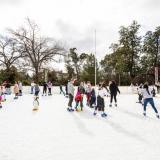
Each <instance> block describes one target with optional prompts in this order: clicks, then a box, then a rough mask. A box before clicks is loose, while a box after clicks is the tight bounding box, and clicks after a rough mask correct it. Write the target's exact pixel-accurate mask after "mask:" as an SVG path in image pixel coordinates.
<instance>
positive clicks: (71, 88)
mask: <svg viewBox="0 0 160 160" xmlns="http://www.w3.org/2000/svg"><path fill="white" fill-rule="evenodd" d="M74 81H75V80H74V79H71V81H70V82H68V86H67V88H68V95H69V102H68V108H67V110H68V111H71V112H72V111H74V109H73V108H72V103H73V97H74Z"/></svg>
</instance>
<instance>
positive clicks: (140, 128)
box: [0, 93, 160, 160]
mask: <svg viewBox="0 0 160 160" xmlns="http://www.w3.org/2000/svg"><path fill="white" fill-rule="evenodd" d="M39 101H40V108H39V111H37V112H33V111H32V108H33V105H32V104H33V95H30V94H25V95H24V96H22V97H19V99H18V100H13V95H11V96H8V97H7V101H6V102H4V103H3V108H2V109H1V110H0V160H160V120H158V119H157V118H156V116H155V113H154V112H153V110H152V108H151V107H150V106H148V108H147V117H143V115H142V113H143V109H142V106H141V105H140V104H138V103H136V101H137V95H136V94H132V95H131V94H120V95H118V107H117V108H116V107H112V108H110V107H109V98H106V99H105V101H106V113H107V114H108V117H107V118H102V117H101V116H100V114H98V115H97V116H95V117H94V116H93V109H90V108H88V107H86V106H85V107H84V112H73V113H70V112H68V111H67V110H66V108H67V103H68V99H67V98H65V97H64V96H63V95H59V94H58V93H54V94H53V96H50V97H42V96H41V95H40V99H39ZM85 103H86V102H85ZM85 103H84V104H85ZM155 104H156V107H157V108H158V110H159V111H160V98H155ZM73 106H74V105H73Z"/></svg>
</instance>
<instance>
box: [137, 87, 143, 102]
mask: <svg viewBox="0 0 160 160" xmlns="http://www.w3.org/2000/svg"><path fill="white" fill-rule="evenodd" d="M142 88H143V84H140V86H139V87H138V88H137V91H138V103H142V99H143V95H142V93H141V91H142Z"/></svg>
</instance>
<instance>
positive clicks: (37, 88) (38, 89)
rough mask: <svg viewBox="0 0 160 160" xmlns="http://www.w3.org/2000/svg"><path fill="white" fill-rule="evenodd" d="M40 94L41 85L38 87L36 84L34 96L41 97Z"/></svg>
mask: <svg viewBox="0 0 160 160" xmlns="http://www.w3.org/2000/svg"><path fill="white" fill-rule="evenodd" d="M39 92H40V88H39V85H38V84H35V85H34V95H35V96H36V97H38V96H39Z"/></svg>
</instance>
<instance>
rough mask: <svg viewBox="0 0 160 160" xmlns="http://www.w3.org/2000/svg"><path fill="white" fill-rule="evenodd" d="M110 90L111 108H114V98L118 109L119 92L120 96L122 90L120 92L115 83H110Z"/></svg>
mask: <svg viewBox="0 0 160 160" xmlns="http://www.w3.org/2000/svg"><path fill="white" fill-rule="evenodd" d="M109 90H110V94H111V98H110V105H109V106H110V107H112V101H113V98H114V101H115V106H116V107H117V92H119V94H120V90H119V88H118V86H117V84H116V82H115V81H112V82H111V83H110V85H109Z"/></svg>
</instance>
